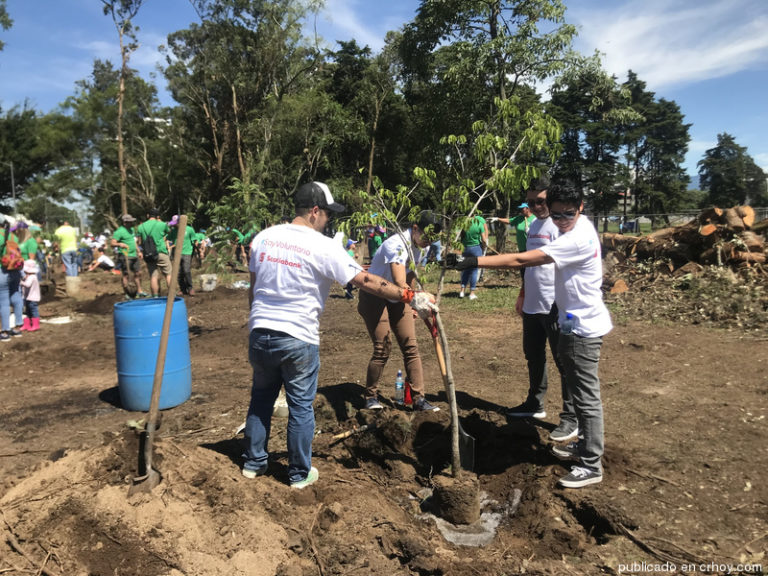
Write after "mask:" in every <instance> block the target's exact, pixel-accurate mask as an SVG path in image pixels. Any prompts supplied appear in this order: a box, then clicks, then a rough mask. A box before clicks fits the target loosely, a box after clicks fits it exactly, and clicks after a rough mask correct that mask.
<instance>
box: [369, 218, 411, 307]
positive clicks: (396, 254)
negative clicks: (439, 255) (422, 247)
mask: <svg viewBox="0 0 768 576" xmlns="http://www.w3.org/2000/svg"><path fill="white" fill-rule="evenodd" d="M403 236H404V237H405V242H403V239H402V238H401V237H400V234H397V233H395V234H393V235H392V236H390V237H389V238H387V239H386V240H384V243H383V244H382V245H381V246H380V247H379V249H378V250H376V254H374V255H373V260H371V265H370V267H369V268H368V272H370V273H371V274H376V275H377V276H381V277H382V278H385V279H387V280H389V281H390V282H392V283H394V281H395V280H394V278H392V268H391V267H390V264H393V263H394V264H402V265H403V266H405V267H406V268H407V267H408V261H409V260H410V257H409V255H408V246H410V245H411V230H410V229H408V230H405V231H403ZM390 302H397V300H390Z"/></svg>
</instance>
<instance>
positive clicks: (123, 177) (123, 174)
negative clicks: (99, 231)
mask: <svg viewBox="0 0 768 576" xmlns="http://www.w3.org/2000/svg"><path fill="white" fill-rule="evenodd" d="M124 30H125V27H124V26H121V27H120V28H119V34H120V55H121V57H122V61H123V65H122V67H121V68H120V87H119V90H118V92H117V165H118V167H119V169H120V210H121V211H122V212H121V213H122V214H128V173H127V171H126V169H125V144H124V142H123V101H124V100H125V76H126V71H127V69H128V59H129V58H130V51H129V50H128V47H127V46H126V45H125V43H124V42H123V33H124Z"/></svg>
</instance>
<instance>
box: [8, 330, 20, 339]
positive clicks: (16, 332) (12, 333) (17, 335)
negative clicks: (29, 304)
mask: <svg viewBox="0 0 768 576" xmlns="http://www.w3.org/2000/svg"><path fill="white" fill-rule="evenodd" d="M8 334H10V335H11V336H16V337H17V338H18V337H19V336H21V335H22V334H21V330H16V328H11V329H10V330H8Z"/></svg>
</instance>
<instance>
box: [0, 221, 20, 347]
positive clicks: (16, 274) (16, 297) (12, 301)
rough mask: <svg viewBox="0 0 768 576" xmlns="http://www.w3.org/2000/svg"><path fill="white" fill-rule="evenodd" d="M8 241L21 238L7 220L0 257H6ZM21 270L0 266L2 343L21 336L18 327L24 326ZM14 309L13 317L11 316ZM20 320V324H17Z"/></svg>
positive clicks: (1, 234) (0, 241) (1, 232)
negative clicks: (12, 230) (12, 229)
mask: <svg viewBox="0 0 768 576" xmlns="http://www.w3.org/2000/svg"><path fill="white" fill-rule="evenodd" d="M6 239H9V240H12V241H13V242H16V243H17V244H18V243H19V238H18V237H17V236H16V234H14V233H13V232H11V224H10V222H9V221H7V220H6V222H5V225H4V226H3V228H2V229H0V256H4V255H5V250H6V247H5V244H6ZM20 286H21V269H16V270H6V269H5V267H2V266H0V325H1V326H0V327H1V328H2V332H0V341H2V342H7V341H9V340H10V339H11V337H12V336H21V331H20V330H17V329H16V326H17V325H18V326H22V325H23V322H24V321H23V318H22V314H23V305H24V302H23V300H22V298H21V289H20ZM11 308H13V315H11ZM16 320H18V324H17V322H16Z"/></svg>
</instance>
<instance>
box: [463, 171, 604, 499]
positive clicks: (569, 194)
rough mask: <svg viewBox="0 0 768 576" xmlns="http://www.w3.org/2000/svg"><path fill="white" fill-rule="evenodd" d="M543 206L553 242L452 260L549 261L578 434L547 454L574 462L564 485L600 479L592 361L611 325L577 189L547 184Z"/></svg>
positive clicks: (487, 263) (594, 240)
mask: <svg viewBox="0 0 768 576" xmlns="http://www.w3.org/2000/svg"><path fill="white" fill-rule="evenodd" d="M547 205H548V206H549V215H550V218H552V221H553V222H554V224H555V226H557V229H558V230H559V231H560V236H558V237H557V238H556V239H555V240H554V241H553V242H551V243H550V244H547V245H546V246H542V247H540V248H537V249H535V250H528V251H526V252H520V253H513V254H500V255H498V256H482V257H480V258H474V257H465V258H463V259H462V260H460V261H459V260H458V259H457V262H456V264H455V267H456V269H457V270H462V269H464V268H471V267H474V266H479V267H481V268H519V267H523V266H524V267H532V266H542V265H545V264H554V265H555V304H557V308H558V320H559V323H560V326H562V325H563V322H564V320H565V319H566V315H570V316H571V321H572V323H573V329H572V332H571V333H570V334H563V333H561V334H560V336H559V339H558V350H557V353H558V358H559V360H560V363H561V364H562V366H563V369H564V370H565V377H566V386H567V387H568V389H569V390H570V393H571V396H572V398H573V407H574V410H575V412H576V418H577V421H578V427H579V432H580V433H581V435H582V436H583V438H582V439H580V440H579V441H578V442H574V443H571V444H568V445H567V446H565V447H564V448H557V447H553V448H552V453H553V454H554V455H555V456H556V457H558V458H560V459H562V460H571V461H575V462H576V463H577V465H576V466H574V467H573V468H572V469H571V472H570V473H569V474H568V475H567V476H564V477H563V478H560V480H559V484H560V485H561V486H563V487H565V488H581V487H583V486H589V485H590V484H597V483H598V482H602V480H603V469H602V456H603V405H602V401H601V400H600V379H599V377H598V363H599V361H600V348H601V347H602V343H603V336H605V335H606V334H607V333H608V332H610V331H611V329H612V328H613V324H612V323H611V316H610V314H609V312H608V309H607V308H606V307H605V304H604V303H603V296H602V290H601V286H602V283H603V271H602V260H601V257H600V256H601V255H600V239H599V238H598V236H597V231H596V230H595V228H594V226H592V224H591V223H590V222H589V220H587V219H586V218H581V211H582V210H583V208H584V203H583V195H582V192H581V190H578V189H576V188H574V187H571V186H557V185H555V186H552V187H550V189H549V190H548V194H547Z"/></svg>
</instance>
